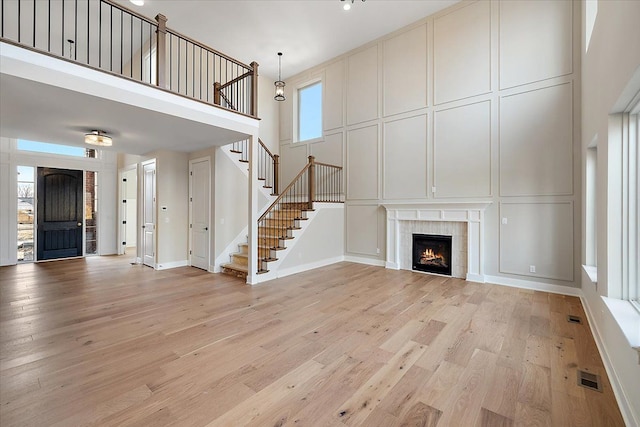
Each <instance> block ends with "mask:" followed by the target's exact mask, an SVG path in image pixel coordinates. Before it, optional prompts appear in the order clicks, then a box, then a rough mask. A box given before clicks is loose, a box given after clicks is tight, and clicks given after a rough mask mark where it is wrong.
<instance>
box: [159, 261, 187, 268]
mask: <svg viewBox="0 0 640 427" xmlns="http://www.w3.org/2000/svg"><path fill="white" fill-rule="evenodd" d="M188 265H189V261H187V260H186V259H185V260H184V261H171V262H163V263H162V264H156V270H168V269H170V268H177V267H187V266H188Z"/></svg>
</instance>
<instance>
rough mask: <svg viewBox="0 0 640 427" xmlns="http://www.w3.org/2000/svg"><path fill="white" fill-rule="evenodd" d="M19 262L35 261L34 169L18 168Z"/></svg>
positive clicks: (29, 167) (28, 167) (27, 167)
mask: <svg viewBox="0 0 640 427" xmlns="http://www.w3.org/2000/svg"><path fill="white" fill-rule="evenodd" d="M17 169H18V262H21V261H33V241H34V239H33V237H34V230H33V225H34V221H33V219H34V214H35V212H34V202H35V197H34V196H35V186H34V179H33V178H34V169H35V168H33V167H31V166H18V168H17Z"/></svg>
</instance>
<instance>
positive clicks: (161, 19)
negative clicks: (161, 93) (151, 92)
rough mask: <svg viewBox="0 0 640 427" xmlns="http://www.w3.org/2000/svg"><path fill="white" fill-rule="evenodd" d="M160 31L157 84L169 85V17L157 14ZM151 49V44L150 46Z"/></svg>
mask: <svg viewBox="0 0 640 427" xmlns="http://www.w3.org/2000/svg"><path fill="white" fill-rule="evenodd" d="M156 21H157V22H158V31H157V36H156V85H158V87H162V88H166V87H167V17H166V16H164V15H163V14H161V13H159V14H157V15H156ZM149 49H151V46H149Z"/></svg>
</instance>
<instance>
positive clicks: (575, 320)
mask: <svg viewBox="0 0 640 427" xmlns="http://www.w3.org/2000/svg"><path fill="white" fill-rule="evenodd" d="M567 322H569V323H579V324H582V318H581V317H580V316H574V315H572V314H569V315H568V316H567Z"/></svg>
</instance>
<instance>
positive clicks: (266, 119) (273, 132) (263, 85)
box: [258, 76, 280, 154]
mask: <svg viewBox="0 0 640 427" xmlns="http://www.w3.org/2000/svg"><path fill="white" fill-rule="evenodd" d="M273 96H274V86H273V80H271V79H269V78H267V77H262V76H260V77H259V78H258V117H260V125H259V126H260V130H259V134H260V139H261V140H262V142H263V143H264V145H266V146H267V148H268V149H269V150H270V151H271V153H273V154H278V153H279V152H280V145H279V144H278V141H279V139H278V123H279V116H280V108H279V107H280V106H279V102H278V101H276V100H275V99H273Z"/></svg>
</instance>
